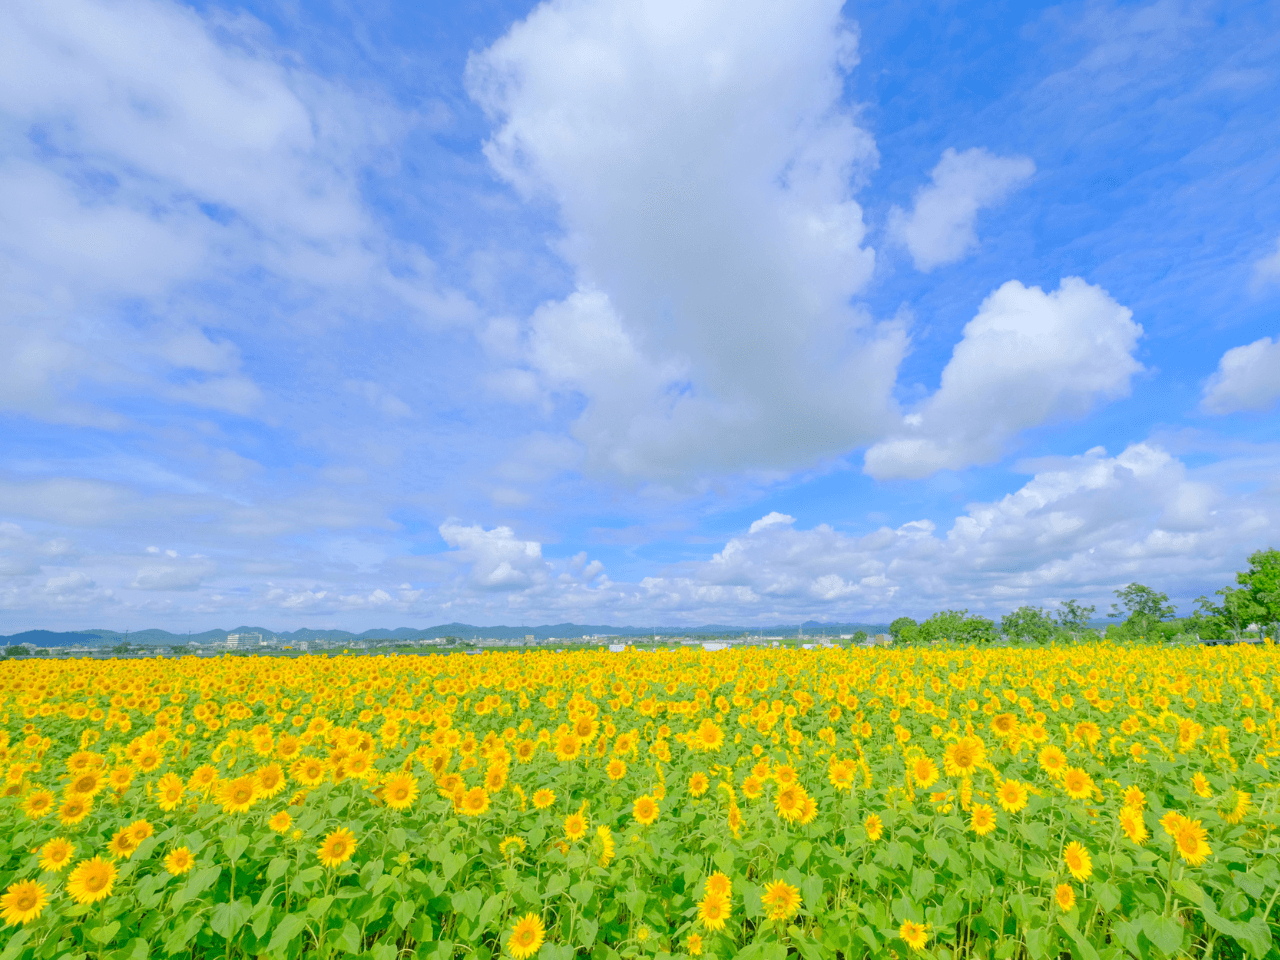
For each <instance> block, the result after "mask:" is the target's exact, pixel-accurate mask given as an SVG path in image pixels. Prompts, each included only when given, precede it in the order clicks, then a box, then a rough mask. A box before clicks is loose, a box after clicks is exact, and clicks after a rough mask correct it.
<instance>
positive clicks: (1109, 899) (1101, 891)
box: [1093, 880, 1121, 913]
mask: <svg viewBox="0 0 1280 960" xmlns="http://www.w3.org/2000/svg"><path fill="white" fill-rule="evenodd" d="M1093 896H1094V899H1095V900H1097V901H1098V903H1099V904H1100V905H1101V906H1102V909H1103V910H1105V911H1106V912H1107V913H1110V912H1111V911H1112V910H1114V909H1115V908H1116V907H1118V906H1120V900H1121V896H1120V888H1119V887H1117V886H1116V885H1115V884H1114V883H1112V882H1111V881H1110V880H1107V881H1104V882H1103V883H1097V884H1094V886H1093Z"/></svg>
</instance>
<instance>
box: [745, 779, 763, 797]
mask: <svg viewBox="0 0 1280 960" xmlns="http://www.w3.org/2000/svg"><path fill="white" fill-rule="evenodd" d="M762 793H764V781H763V780H761V779H760V778H759V777H756V776H750V777H747V779H745V780H743V781H742V795H743V796H744V797H746V798H747V799H748V800H755V799H756V798H757V797H759V796H760V794H762Z"/></svg>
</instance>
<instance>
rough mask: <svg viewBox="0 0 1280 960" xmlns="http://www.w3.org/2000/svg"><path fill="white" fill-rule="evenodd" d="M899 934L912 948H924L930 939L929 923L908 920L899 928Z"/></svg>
mask: <svg viewBox="0 0 1280 960" xmlns="http://www.w3.org/2000/svg"><path fill="white" fill-rule="evenodd" d="M898 936H899V937H901V938H902V940H903V942H904V943H906V945H907V946H908V947H910V948H911V949H912V950H923V949H924V945H925V944H926V943H927V942H928V941H929V925H928V924H927V923H916V922H915V921H914V920H906V921H904V922H903V924H902V926H901V927H899V928H898Z"/></svg>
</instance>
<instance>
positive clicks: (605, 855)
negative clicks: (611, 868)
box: [596, 825, 617, 867]
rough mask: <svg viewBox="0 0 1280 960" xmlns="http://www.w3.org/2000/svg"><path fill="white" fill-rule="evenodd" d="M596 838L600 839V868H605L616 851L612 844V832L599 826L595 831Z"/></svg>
mask: <svg viewBox="0 0 1280 960" xmlns="http://www.w3.org/2000/svg"><path fill="white" fill-rule="evenodd" d="M596 836H597V837H599V838H600V866H602V867H607V866H608V865H609V861H611V860H612V859H613V857H614V854H615V853H616V849H617V848H616V847H615V846H614V842H613V831H612V830H610V829H609V828H608V827H606V826H603V825H601V826H600V827H598V828H597V829H596Z"/></svg>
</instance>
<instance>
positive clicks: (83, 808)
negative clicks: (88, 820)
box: [58, 794, 93, 827]
mask: <svg viewBox="0 0 1280 960" xmlns="http://www.w3.org/2000/svg"><path fill="white" fill-rule="evenodd" d="M92 808H93V801H91V800H90V799H89V798H88V797H83V796H80V795H78V794H77V795H76V796H73V797H72V798H71V799H70V800H68V801H66V802H65V803H64V804H63V805H62V806H61V807H59V808H58V822H59V823H61V824H62V825H63V826H64V827H74V826H75V825H76V824H77V823H79V822H80V821H81V820H83V819H84V818H85V817H87V816H88V815H89V811H90V810H91V809H92Z"/></svg>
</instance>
